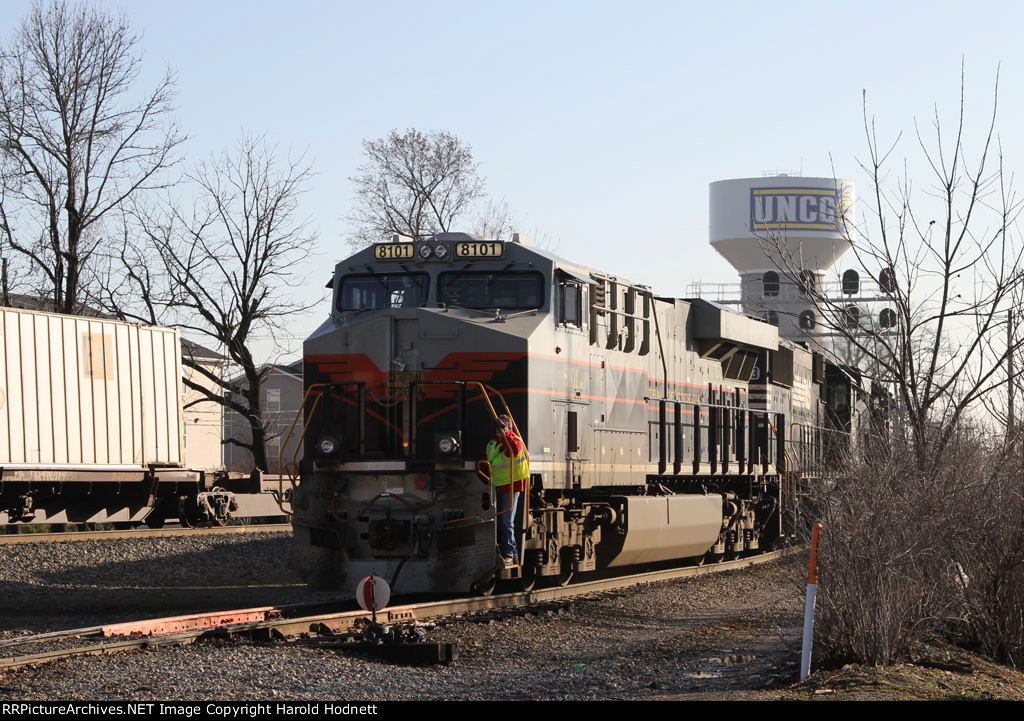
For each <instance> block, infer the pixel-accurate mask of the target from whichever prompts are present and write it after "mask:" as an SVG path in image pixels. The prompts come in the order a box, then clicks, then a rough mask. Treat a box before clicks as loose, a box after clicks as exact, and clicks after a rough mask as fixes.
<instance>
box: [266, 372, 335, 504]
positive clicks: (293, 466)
mask: <svg viewBox="0 0 1024 721" xmlns="http://www.w3.org/2000/svg"><path fill="white" fill-rule="evenodd" d="M323 386H324V384H323V383H314V384H313V385H311V386H310V387H309V388H307V389H306V392H305V394H304V395H303V396H302V402H301V403H299V409H298V410H297V411H296V412H295V418H293V419H292V424H291V425H290V426H288V431H287V433H285V434H284V439H283V440H282V441H281V448H280V449H279V450H278V452H277V467H278V469H279V470H281V471H285V472H287V474H288V483H289V484H291V487H292V493H293V494H294V493H295V485H296V484H295V481H296V478H297V476H298V473H297V471H298V464H297V463H296V462H295V461H296V458H297V457H298V455H299V449H300V448H302V442H303V441H304V440H305V438H306V432H307V431H308V430H309V424H310V423H311V422H312V420H313V413H314V412H315V411H316V407H317V406H318V405H319V404H320V399H322V398H323V394H322V393H321V394H320V395H318V396H317V399H316V401H315V402H314V403H313V407H312V408H310V409H309V416H308V417H307V418H306V420H305V422H304V423H303V424H302V435H301V436H299V442H298V443H296V444H295V452H294V453H293V454H292V459H291V461H290V462H289V463H287V464H285V462H284V451H285V448H287V447H288V441H290V440H291V438H292V433H293V432H294V430H295V424H296V423H298V422H299V416H300V415H302V412H303V410H304V409H305V407H306V401H307V400H309V395H310V393H312V392H313V391H314V390H316V389H317V388H321V387H323ZM283 499H284V482H283V480H282V479H281V474H280V473H279V474H278V477H277V495H276V496H275V497H274V500H275V501H276V502H277V506H278V508H280V509H281V512H282V513H284V514H285V515H286V516H293V515H295V507H294V506H292V510H290V511H289V510H287V509H286V508H285V507H284V503H283Z"/></svg>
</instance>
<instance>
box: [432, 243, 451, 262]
mask: <svg viewBox="0 0 1024 721" xmlns="http://www.w3.org/2000/svg"><path fill="white" fill-rule="evenodd" d="M434 257H435V258H437V259H438V260H444V259H445V258H447V257H448V246H446V245H445V244H444V243H438V244H437V245H435V246H434Z"/></svg>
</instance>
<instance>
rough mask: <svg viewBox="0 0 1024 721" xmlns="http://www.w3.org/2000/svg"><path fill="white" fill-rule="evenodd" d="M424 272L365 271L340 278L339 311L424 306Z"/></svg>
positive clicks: (428, 283) (428, 279)
mask: <svg viewBox="0 0 1024 721" xmlns="http://www.w3.org/2000/svg"><path fill="white" fill-rule="evenodd" d="M429 285H430V277H429V276H428V275H427V274H426V273H375V274H372V273H367V274H363V275H346V276H345V277H344V278H342V279H341V292H340V293H339V294H338V310H364V309H367V308H415V307H416V306H421V305H426V303H427V287H428V286H429Z"/></svg>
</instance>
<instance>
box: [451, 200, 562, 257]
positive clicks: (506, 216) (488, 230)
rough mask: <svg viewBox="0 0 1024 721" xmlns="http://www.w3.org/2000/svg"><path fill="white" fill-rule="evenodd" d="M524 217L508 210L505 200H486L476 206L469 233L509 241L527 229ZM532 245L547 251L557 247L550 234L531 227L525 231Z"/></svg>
mask: <svg viewBox="0 0 1024 721" xmlns="http://www.w3.org/2000/svg"><path fill="white" fill-rule="evenodd" d="M527 227H528V226H527V224H526V216H525V215H520V214H518V213H516V212H514V211H513V210H512V209H511V208H509V205H508V203H507V202H506V201H505V200H501V201H496V200H493V199H488V200H487V201H486V202H484V203H482V204H479V205H478V206H477V210H476V213H475V215H474V218H473V220H472V222H471V223H470V225H469V232H470V233H473V234H474V235H479V236H480V237H482V238H500V239H509V238H511V237H512V235H513V234H514V233H522V232H524V231H526V229H527ZM527 235H529V236H530V239H531V241H532V243H533V244H534V245H535V246H537V247H539V248H545V249H547V250H554V248H555V247H556V246H557V245H558V243H557V242H554V241H553V240H552V239H551V236H550V234H548V233H547V232H545V231H543V230H541V229H540V228H538V227H537V226H533V227H532V228H530V229H529V231H527Z"/></svg>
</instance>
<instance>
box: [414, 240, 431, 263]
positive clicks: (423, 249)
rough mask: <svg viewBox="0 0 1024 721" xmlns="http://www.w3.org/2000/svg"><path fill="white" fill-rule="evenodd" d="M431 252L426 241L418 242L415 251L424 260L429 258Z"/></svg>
mask: <svg viewBox="0 0 1024 721" xmlns="http://www.w3.org/2000/svg"><path fill="white" fill-rule="evenodd" d="M431 252H432V251H431V250H430V246H429V245H427V244H426V243H420V244H419V246H418V247H417V248H416V253H417V254H418V255H419V256H420V258H422V259H423V260H426V259H427V258H429V257H430V253H431Z"/></svg>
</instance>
